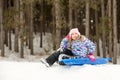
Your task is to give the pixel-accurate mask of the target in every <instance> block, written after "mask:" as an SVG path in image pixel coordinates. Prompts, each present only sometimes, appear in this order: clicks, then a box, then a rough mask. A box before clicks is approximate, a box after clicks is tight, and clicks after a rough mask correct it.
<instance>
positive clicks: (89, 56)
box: [88, 54, 96, 62]
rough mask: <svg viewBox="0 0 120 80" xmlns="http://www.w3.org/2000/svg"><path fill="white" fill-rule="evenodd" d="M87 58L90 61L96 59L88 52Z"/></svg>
mask: <svg viewBox="0 0 120 80" xmlns="http://www.w3.org/2000/svg"><path fill="white" fill-rule="evenodd" d="M88 58H89V59H90V60H91V61H92V62H94V61H95V60H96V59H95V57H94V55H92V54H88Z"/></svg>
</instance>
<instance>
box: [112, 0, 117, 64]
mask: <svg viewBox="0 0 120 80" xmlns="http://www.w3.org/2000/svg"><path fill="white" fill-rule="evenodd" d="M113 44H114V45H113V53H114V55H113V64H116V63H117V3H116V0H113Z"/></svg>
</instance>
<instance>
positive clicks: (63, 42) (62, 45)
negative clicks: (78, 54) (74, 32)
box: [60, 38, 68, 48]
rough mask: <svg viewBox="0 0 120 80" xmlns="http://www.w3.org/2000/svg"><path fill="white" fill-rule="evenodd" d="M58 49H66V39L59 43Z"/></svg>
mask: <svg viewBox="0 0 120 80" xmlns="http://www.w3.org/2000/svg"><path fill="white" fill-rule="evenodd" d="M60 48H68V39H67V38H63V39H62V41H61V43H60Z"/></svg>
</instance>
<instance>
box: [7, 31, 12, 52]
mask: <svg viewBox="0 0 120 80" xmlns="http://www.w3.org/2000/svg"><path fill="white" fill-rule="evenodd" d="M8 36H9V49H10V50H12V41H11V29H9V34H8Z"/></svg>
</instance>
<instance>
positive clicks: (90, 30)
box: [0, 0, 120, 64]
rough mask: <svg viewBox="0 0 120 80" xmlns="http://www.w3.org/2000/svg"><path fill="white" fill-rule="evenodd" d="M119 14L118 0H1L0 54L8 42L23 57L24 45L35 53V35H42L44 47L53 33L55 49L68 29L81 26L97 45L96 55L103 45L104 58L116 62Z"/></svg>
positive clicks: (119, 43)
mask: <svg viewBox="0 0 120 80" xmlns="http://www.w3.org/2000/svg"><path fill="white" fill-rule="evenodd" d="M119 14H120V1H119V0H0V44H1V45H0V56H2V57H5V56H6V55H5V45H6V46H7V47H8V48H9V50H14V52H19V53H20V57H21V58H24V46H28V47H29V49H30V54H31V55H34V48H33V47H34V42H33V40H34V35H36V34H39V38H40V43H38V44H39V47H40V48H42V47H43V45H44V43H43V36H45V35H46V33H51V34H52V38H53V40H52V45H53V50H56V49H57V48H59V45H60V41H61V39H62V38H63V37H64V36H65V35H67V33H68V32H69V30H70V29H71V28H78V29H79V31H80V32H81V34H83V35H85V36H87V37H88V38H89V39H91V40H92V41H93V42H94V43H95V44H96V55H97V56H101V54H100V50H101V49H100V48H99V47H100V45H102V57H110V58H112V62H113V63H114V64H117V58H120V57H119V56H120V51H119V50H118V49H120V23H119V22H120V15H119ZM12 34H14V36H15V37H14V42H12V40H13V38H12V37H11V36H12ZM19 40H20V44H19ZM100 41H101V42H102V43H100ZM13 43H14V49H13V48H12V44H13ZM46 54H47V53H46Z"/></svg>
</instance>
